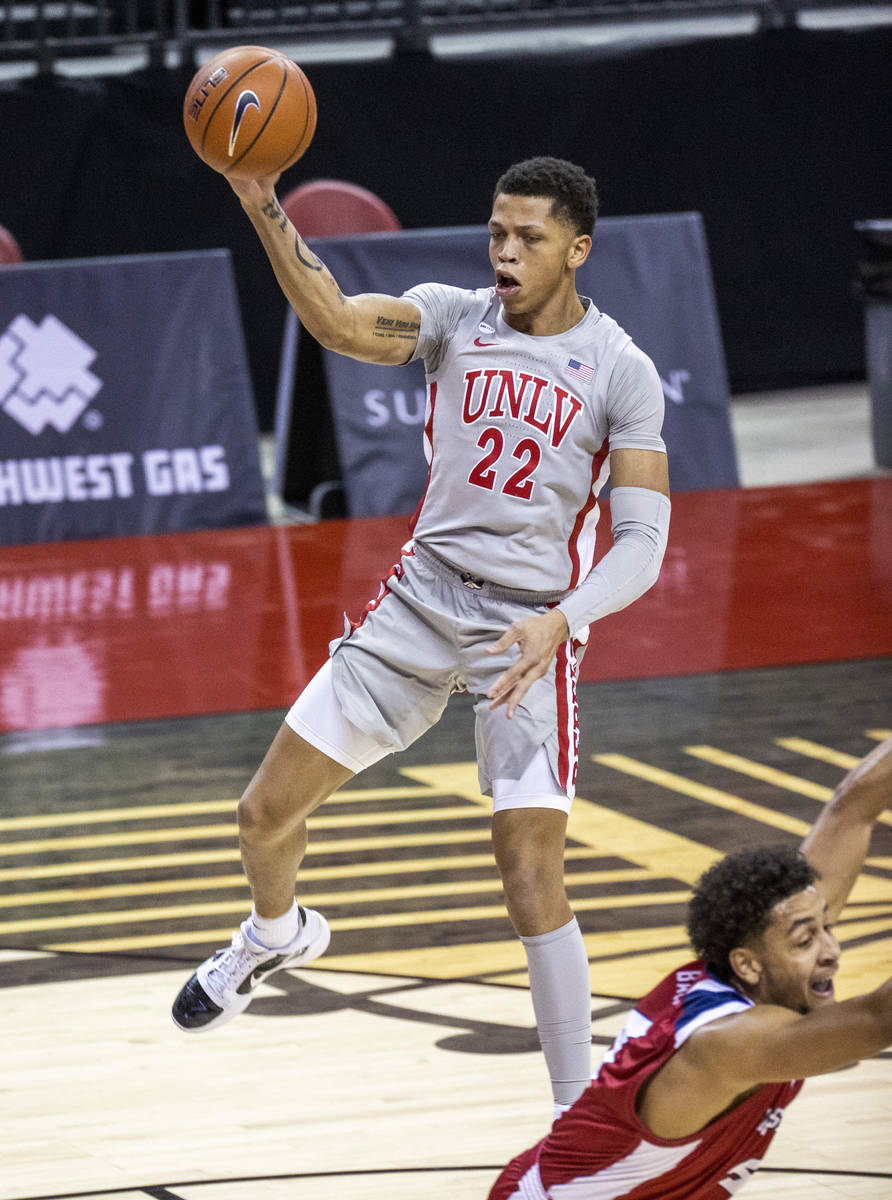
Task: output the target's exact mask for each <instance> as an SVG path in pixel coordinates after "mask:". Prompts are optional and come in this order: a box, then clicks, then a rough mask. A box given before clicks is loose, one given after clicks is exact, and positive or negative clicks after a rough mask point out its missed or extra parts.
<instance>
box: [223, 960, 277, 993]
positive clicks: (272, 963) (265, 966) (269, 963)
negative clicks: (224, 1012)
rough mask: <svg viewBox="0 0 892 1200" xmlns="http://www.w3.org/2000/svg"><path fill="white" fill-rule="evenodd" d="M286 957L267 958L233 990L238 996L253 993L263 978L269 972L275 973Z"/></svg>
mask: <svg viewBox="0 0 892 1200" xmlns="http://www.w3.org/2000/svg"><path fill="white" fill-rule="evenodd" d="M286 957H287V955H285V954H277V955H275V957H274V958H268V959H267V960H266V962H262V963H260V964H259V966H256V967H255V968H254V970H253V971H252V972H251V974H250V975H248V976H247V977H246V978H245V979H243V980H242V981H241V983H240V984H239V985H238V987H237V988H236V989H235V990H236V991H237V992H238V994H239V995H240V996H244V995H245V994H246V993H247V992H253V991H254V989H255V988H256V987H257V985H258V984H259V983H263V978H264V976H265V975H268V974H269V973H270V971H275V969H276V967H278V966H281V964H282V963H283V962H284V961H285V959H286Z"/></svg>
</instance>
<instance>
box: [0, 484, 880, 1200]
mask: <svg viewBox="0 0 892 1200" xmlns="http://www.w3.org/2000/svg"><path fill="white" fill-rule="evenodd" d="M404 536H405V522H404V521H403V520H402V519H393V520H368V521H354V522H331V523H326V524H321V525H315V526H298V527H268V528H254V529H239V530H227V531H208V532H205V533H196V534H184V535H165V536H158V537H147V538H133V539H111V540H106V541H96V542H70V543H62V544H56V545H43V546H22V547H12V548H6V549H4V550H3V552H2V554H0V795H2V805H0V842H2V845H0V1005H2V1008H0V1014H2V1027H3V1031H4V1034H5V1038H4V1046H3V1051H4V1052H3V1064H2V1083H0V1093H2V1098H0V1200H26V1198H27V1200H34V1198H37V1197H41V1198H48V1197H53V1198H55V1200H59V1198H61V1197H73V1196H77V1197H81V1198H85V1197H98V1196H108V1197H115V1198H116V1200H143V1198H144V1197H146V1196H150V1197H156V1198H157V1200H285V1198H286V1197H287V1198H288V1200H305V1198H309V1197H311V1196H312V1197H314V1198H316V1197H319V1196H323V1197H332V1198H336V1200H379V1198H380V1200H384V1198H385V1197H386V1198H387V1200H404V1198H405V1200H408V1198H410V1197H411V1198H413V1200H420V1198H424V1197H427V1196H436V1197H437V1198H438V1200H474V1198H484V1197H485V1196H486V1193H487V1189H488V1186H489V1184H490V1182H491V1181H492V1179H493V1178H494V1176H495V1174H496V1172H497V1170H498V1169H499V1168H500V1167H501V1165H502V1164H503V1163H504V1162H505V1161H506V1160H507V1159H508V1158H509V1157H510V1156H511V1155H513V1154H514V1153H516V1152H518V1151H519V1150H521V1149H523V1148H524V1147H525V1146H527V1145H528V1144H530V1143H531V1142H532V1141H534V1140H535V1139H537V1138H538V1137H540V1136H541V1134H542V1133H543V1132H544V1130H545V1128H546V1125H547V1121H548V1119H549V1116H550V1097H549V1092H548V1086H547V1081H546V1076H545V1071H544V1066H543V1063H542V1061H541V1055H540V1053H539V1051H538V1048H537V1043H536V1036H535V1029H534V1026H533V1021H532V1014H531V1008H530V1002H529V995H528V991H527V981H526V974H525V969H524V960H523V955H522V953H521V950H520V946H519V943H518V942H517V941H516V940H515V939H514V938H513V936H512V934H511V930H510V927H509V925H508V922H507V918H506V917H505V915H504V912H503V909H502V904H501V898H500V891H499V886H498V882H497V878H496V875H495V871H494V867H493V865H492V861H491V855H490V849H489V842H488V824H489V823H488V813H489V805H488V802H487V801H486V800H485V799H484V798H483V797H481V795H480V793H479V791H478V789H477V782H476V773H475V769H474V766H473V762H472V758H473V717H472V713H471V711H470V708H469V705H468V703H467V702H466V698H463V697H456V698H455V699H454V700H453V702H452V703H451V704H450V707H449V709H448V710H447V714H446V716H445V717H444V719H443V721H442V723H441V724H440V726H438V727H437V729H436V730H434V731H432V732H431V733H430V734H428V735H426V736H425V737H424V738H422V739H421V740H420V741H419V742H418V743H416V745H415V746H413V747H411V748H410V750H408V751H407V752H406V753H405V754H403V755H402V756H400V757H398V758H394V759H389V760H386V761H385V762H383V763H381V764H379V765H378V766H376V767H374V768H372V769H371V770H370V771H368V772H366V773H365V774H364V775H362V776H360V777H358V778H357V779H356V780H354V781H353V782H352V783H351V784H350V785H349V786H348V787H347V788H345V789H344V790H343V791H342V792H340V793H339V794H338V795H337V796H336V797H334V798H333V799H332V800H331V801H330V802H329V803H328V804H327V805H325V806H324V807H323V808H322V809H321V810H320V811H319V813H318V814H317V815H316V817H315V818H314V819H313V822H312V830H311V849H310V854H309V856H308V858H307V861H306V869H305V872H304V883H303V890H302V891H301V898H302V899H304V900H306V901H307V902H308V903H311V904H317V905H318V906H319V907H321V908H323V909H324V911H325V912H326V914H327V915H328V916H329V918H330V920H331V925H332V929H333V939H332V945H331V948H330V951H329V953H328V954H327V955H326V956H325V957H324V958H323V959H321V960H320V961H319V963H318V964H314V965H313V966H312V967H311V968H309V969H306V970H304V971H300V972H293V973H285V974H282V975H279V976H277V977H275V978H274V979H273V980H272V981H270V983H269V984H268V985H265V986H264V987H263V988H261V990H260V993H259V994H258V996H257V998H256V999H255V1001H254V1002H253V1004H252V1006H251V1008H250V1009H249V1010H248V1012H247V1013H246V1014H245V1015H244V1016H243V1017H240V1018H239V1019H238V1020H237V1021H235V1022H234V1023H232V1024H231V1025H228V1026H227V1027H226V1028H224V1029H223V1030H220V1031H218V1032H216V1033H213V1034H207V1035H203V1036H197V1037H195V1036H188V1035H185V1034H182V1033H180V1032H179V1031H178V1030H177V1029H175V1028H174V1026H173V1025H172V1023H171V1021H170V1019H169V1015H168V1010H169V1006H170V1002H171V1000H172V999H173V996H174V995H175V993H176V991H177V990H178V989H179V987H180V985H181V983H182V982H183V981H184V980H185V978H186V977H187V976H188V974H189V973H190V971H191V969H192V967H193V966H194V964H196V963H197V962H198V961H199V960H200V959H201V958H203V957H204V956H205V955H206V954H208V953H209V952H210V951H211V950H212V949H213V948H215V947H217V946H219V945H223V944H224V943H226V942H228V940H229V936H230V933H231V931H232V929H234V928H235V927H236V925H237V923H238V922H239V921H240V920H241V919H242V917H243V916H244V915H245V913H246V912H247V908H248V904H249V901H248V892H247V889H246V887H245V885H244V882H243V880H242V877H241V873H240V869H239V863H238V851H237V844H236V836H235V827H234V821H233V817H234V807H235V797H236V796H237V795H238V794H239V792H240V791H241V789H242V787H243V786H244V783H245V782H246V780H247V778H248V777H249V775H250V773H251V771H252V769H253V767H254V766H255V765H256V762H257V761H258V760H259V758H260V756H261V755H262V753H263V751H264V750H265V748H266V745H267V743H268V741H269V739H270V737H271V736H272V734H273V732H274V731H275V729H276V728H277V726H278V723H279V721H280V719H281V716H282V714H283V710H284V709H285V708H286V707H287V705H288V704H289V703H290V701H291V699H292V698H293V696H294V695H295V694H296V693H297V691H298V690H299V689H300V688H301V686H302V685H303V684H304V683H305V682H306V680H307V679H308V678H309V676H310V674H311V673H312V672H313V670H314V669H315V668H316V666H317V665H318V664H319V663H320V662H321V661H322V658H323V656H324V654H325V648H326V644H327V641H328V639H329V638H330V637H333V636H336V635H337V634H338V632H339V630H340V628H341V627H342V621H343V618H342V613H343V611H344V610H346V611H347V612H349V613H350V614H351V615H355V614H357V613H358V611H359V610H360V609H361V607H362V605H363V603H364V602H365V600H366V599H368V598H369V597H370V596H371V595H372V594H373V593H374V591H375V589H376V586H377V581H378V579H379V578H380V577H381V575H382V574H383V573H384V571H385V570H386V567H387V566H388V564H389V563H390V562H392V561H394V560H395V557H396V554H397V551H398V548H399V545H400V542H401V541H402V539H403V538H404ZM890 550H892V479H889V478H886V479H872V480H862V481H854V482H842V483H821V484H813V485H806V486H797V487H782V488H756V489H749V490H734V491H721V492H703V493H689V494H684V495H679V496H676V497H675V500H674V513H673V531H672V538H671V544H670V549H669V552H668V555H667V559H666V563H665V566H664V570H663V574H662V578H661V581H660V583H659V584H658V585H657V587H656V588H654V589H653V591H652V592H651V593H649V594H648V595H647V596H646V597H644V598H643V599H642V600H641V601H639V602H638V603H637V604H636V605H634V606H633V607H632V608H631V609H629V610H627V611H626V612H625V613H622V614H617V615H616V616H614V617H610V618H608V619H606V620H605V621H603V622H601V623H599V625H598V626H596V628H595V632H594V637H593V641H592V645H591V648H590V650H589V652H588V654H587V656H586V659H585V661H584V664H583V685H582V687H581V688H580V708H581V767H580V776H579V789H578V798H577V800H576V802H575V804H574V809H573V813H572V816H571V820H570V833H569V841H568V852H567V873H568V880H569V889H570V894H571V896H572V898H573V903H574V906H575V908H576V911H577V913H578V916H579V920H580V923H581V925H582V928H583V931H584V934H585V939H586V944H587V947H588V951H589V955H590V960H591V976H592V990H593V1040H594V1043H595V1046H594V1049H595V1054H596V1056H597V1054H598V1052H599V1048H600V1047H602V1046H603V1045H605V1044H607V1043H608V1042H609V1041H610V1039H611V1037H612V1035H613V1034H614V1033H615V1032H616V1030H617V1029H618V1028H619V1026H620V1025H621V1023H622V1020H623V1016H624V1013H625V1012H626V1011H627V1009H628V1007H629V1002H630V1000H632V999H634V998H635V997H637V996H638V995H640V994H641V993H642V992H643V991H644V990H645V989H647V988H648V987H649V986H650V985H651V983H652V982H654V981H655V980H656V979H657V978H658V977H659V976H660V975H661V973H662V972H663V971H664V970H665V969H668V968H669V967H670V966H672V965H674V964H676V963H677V962H678V961H679V960H680V959H681V958H682V957H684V956H685V955H686V953H687V951H686V949H685V938H684V933H683V927H682V923H683V915H684V903H685V899H686V896H687V894H688V890H689V887H690V885H691V883H692V882H693V880H694V879H695V878H696V877H697V875H698V874H699V873H700V872H701V870H702V869H703V868H704V867H705V866H706V865H708V864H709V863H710V862H711V861H713V860H714V858H715V857H716V856H717V855H720V854H722V853H724V852H726V851H728V850H731V849H734V848H736V847H739V846H741V845H745V844H752V843H756V842H764V841H790V840H795V839H798V838H799V837H801V835H802V834H803V833H804V832H805V831H806V830H807V828H808V827H809V825H810V823H811V822H812V821H813V820H814V818H815V817H816V815H817V813H818V812H819V811H820V810H821V806H822V804H824V803H825V802H826V801H827V799H828V798H829V796H830V795H831V793H832V789H833V787H834V785H835V784H836V782H837V781H838V780H839V779H840V778H841V776H842V774H843V773H844V771H845V770H846V769H847V768H848V767H849V766H850V765H852V764H854V762H855V761H857V759H858V758H860V757H861V756H862V755H863V754H865V753H866V752H867V751H868V750H869V749H870V748H871V746H873V745H875V744H876V741H877V739H880V738H882V737H883V736H884V733H885V732H886V731H888V729H889V727H890V724H892V678H890V674H892V673H890V669H889V662H890V660H889V658H888V656H889V654H890V651H892V621H890V599H892V553H890ZM890 826H892V814H890V816H888V817H887V818H886V819H885V821H884V823H883V824H881V825H880V826H879V827H878V829H877V832H876V836H875V839H874V843H873V845H872V848H871V857H870V860H869V865H868V866H867V868H866V871H865V874H864V876H863V878H862V880H861V881H860V883H859V885H858V888H857V891H856V892H855V894H854V895H853V898H852V902H851V903H850V905H849V906H848V908H847V909H846V911H845V913H844V914H843V917H842V920H841V922H840V926H839V930H838V932H839V935H840V938H841V941H842V943H843V947H844V956H843V966H842V970H841V982H840V988H839V990H840V994H841V995H843V996H844V995H848V994H853V993H856V992H859V991H862V990H865V989H868V988H871V987H873V986H876V985H877V984H878V983H879V982H881V981H882V980H883V979H885V978H886V977H888V976H889V975H890V974H892V828H890ZM890 1132H892V1054H884V1055H880V1056H879V1057H877V1058H876V1059H873V1060H871V1061H869V1062H865V1063H862V1064H860V1065H858V1066H857V1067H853V1068H851V1069H849V1070H846V1071H841V1072H838V1073H836V1074H834V1075H831V1076H827V1077H825V1078H822V1079H817V1080H812V1081H810V1082H809V1083H808V1084H807V1085H806V1088H805V1090H804V1092H803V1095H802V1097H801V1098H800V1099H799V1100H798V1101H797V1102H796V1104H795V1105H793V1106H792V1108H791V1109H790V1111H789V1112H788V1113H787V1115H786V1118H785V1120H784V1124H783V1127H782V1129H781V1130H780V1132H779V1135H778V1137H777V1139H776V1140H775V1143H774V1146H773V1148H772V1150H771V1153H770V1154H769V1156H768V1159H767V1161H766V1164H765V1168H764V1169H763V1171H761V1172H760V1174H759V1175H758V1176H757V1178H756V1179H754V1180H753V1181H752V1182H751V1183H749V1184H748V1185H747V1188H746V1192H745V1194H746V1195H747V1196H748V1197H751V1200H758V1198H761V1200H779V1198H780V1197H784V1198H788V1197H789V1198H791V1200H800V1198H801V1200H805V1198H806V1197H807V1198H808V1200H829V1198H836V1197H856V1198H859V1200H868V1198H876V1200H879V1198H880V1197H883V1198H885V1200H888V1197H890V1196H892V1150H890V1136H889V1135H890Z"/></svg>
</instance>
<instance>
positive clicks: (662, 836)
mask: <svg viewBox="0 0 892 1200" xmlns="http://www.w3.org/2000/svg"><path fill="white" fill-rule="evenodd" d="M400 774H401V775H405V776H406V777H407V778H409V779H420V780H422V782H424V783H427V784H429V785H430V786H431V787H433V788H435V789H436V790H437V791H444V792H449V793H450V794H451V795H455V796H464V798H465V799H466V800H472V801H473V802H474V803H475V804H479V805H481V806H483V807H489V806H491V804H492V801H491V800H490V799H489V798H488V797H486V796H482V795H481V794H480V788H479V786H478V783H477V767H476V765H475V764H474V763H441V764H439V765H438V766H435V767H401V768H400ZM567 837H568V838H569V839H570V840H571V841H573V842H578V843H581V844H582V845H584V846H590V847H591V848H592V851H593V853H595V854H601V855H604V854H609V855H612V856H613V857H614V858H621V859H624V860H626V861H627V862H631V863H636V864H637V865H638V866H642V867H645V868H647V869H648V870H649V871H650V872H651V874H652V875H654V876H656V877H658V878H660V879H680V880H683V881H684V882H685V883H693V882H694V881H695V880H696V879H698V878H699V877H700V875H702V873H703V872H704V871H705V870H706V868H707V867H709V866H711V865H712V863H714V862H715V860H716V859H717V858H720V857H721V856H720V855H719V853H718V851H717V850H713V849H712V848H711V847H710V846H704V845H702V844H701V843H699V842H695V841H692V840H691V839H690V838H686V837H683V836H682V835H681V834H678V833H671V832H670V831H669V830H667V829H661V828H660V827H659V826H657V825H652V824H649V823H648V822H646V821H640V820H638V819H637V818H635V817H628V816H626V815H625V814H624V813H621V812H616V811H615V810H614V809H611V808H605V807H604V806H603V805H600V804H595V803H594V802H593V801H591V800H586V799H585V798H584V797H582V796H577V797H576V799H575V800H574V802H573V806H572V808H571V809H570V817H569V820H568V822H567Z"/></svg>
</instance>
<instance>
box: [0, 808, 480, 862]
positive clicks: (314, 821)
mask: <svg viewBox="0 0 892 1200" xmlns="http://www.w3.org/2000/svg"><path fill="white" fill-rule="evenodd" d="M481 815H482V814H481V813H480V812H478V811H477V810H476V809H475V808H472V807H471V806H470V805H468V804H461V805H451V806H448V807H444V808H424V809H412V810H409V809H406V810H404V811H401V812H397V813H365V814H364V815H363V817H362V819H361V820H357V818H356V817H355V816H353V815H352V814H337V815H334V816H318V815H314V816H313V817H311V818H310V833H311V836H312V833H313V831H314V830H317V829H355V828H357V827H361V828H363V827H366V826H369V825H418V824H421V823H429V822H431V821H468V820H474V821H476V820H479V819H480V817H481ZM237 833H238V830H237V828H236V825H235V822H233V823H232V824H230V825H189V826H185V827H181V828H176V829H172V828H171V829H134V830H132V831H131V832H129V833H100V834H93V835H90V834H86V835H85V836H84V837H62V838H42V839H40V840H35V841H28V842H5V843H3V844H2V845H0V856H3V857H6V856H7V855H12V854H42V853H47V852H50V853H52V852H54V851H59V850H91V849H93V848H94V847H98V846H138V845H143V844H147V843H151V842H190V841H201V840H202V839H204V838H219V837H235V836H236V835H237Z"/></svg>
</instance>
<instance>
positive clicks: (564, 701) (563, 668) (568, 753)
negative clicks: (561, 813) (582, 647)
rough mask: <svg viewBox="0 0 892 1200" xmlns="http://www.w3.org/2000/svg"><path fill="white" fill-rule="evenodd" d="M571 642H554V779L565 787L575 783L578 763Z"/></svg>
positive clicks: (577, 711)
mask: <svg viewBox="0 0 892 1200" xmlns="http://www.w3.org/2000/svg"><path fill="white" fill-rule="evenodd" d="M570 645H571V643H570V642H569V641H566V642H562V643H561V645H560V646H558V651H557V660H556V662H555V670H554V683H555V688H556V692H557V728H558V761H557V771H558V783H559V784H560V785H561V787H562V788H563V789H564V791H565V792H566V791H568V790H569V789H570V788H571V787H575V786H576V770H577V767H578V764H579V705H578V703H577V700H576V666H575V662H574V660H573V656H572V653H568V649H569V647H570Z"/></svg>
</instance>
